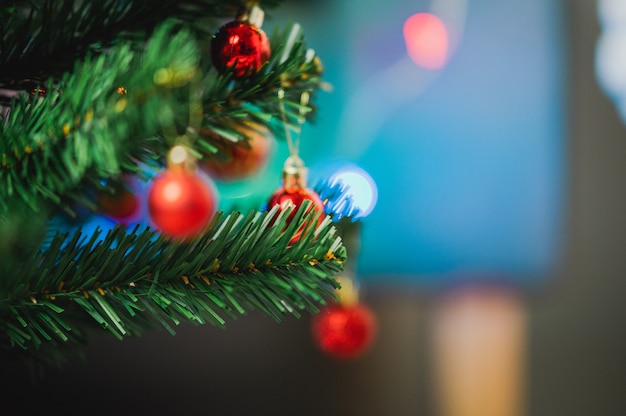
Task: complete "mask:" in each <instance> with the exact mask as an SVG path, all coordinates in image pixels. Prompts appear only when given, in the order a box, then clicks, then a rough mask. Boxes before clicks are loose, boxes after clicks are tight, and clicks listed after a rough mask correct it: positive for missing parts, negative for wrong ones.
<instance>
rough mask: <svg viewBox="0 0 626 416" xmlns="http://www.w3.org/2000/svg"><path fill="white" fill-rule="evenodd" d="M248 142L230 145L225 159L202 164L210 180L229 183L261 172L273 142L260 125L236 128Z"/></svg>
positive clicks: (211, 160)
mask: <svg viewBox="0 0 626 416" xmlns="http://www.w3.org/2000/svg"><path fill="white" fill-rule="evenodd" d="M237 130H238V131H239V132H240V133H242V134H244V135H245V136H246V137H247V138H248V140H247V141H245V142H244V143H237V144H230V146H229V147H228V149H227V151H226V153H227V158H226V159H210V160H207V161H206V162H204V163H203V164H202V166H203V167H204V168H205V170H206V171H207V172H208V173H209V174H210V175H211V177H212V178H214V179H217V180H220V181H224V182H231V181H236V180H240V179H244V178H247V177H249V176H251V175H252V174H254V173H257V172H258V171H259V170H261V169H262V168H263V167H264V166H265V165H266V163H267V161H268V158H269V154H270V152H271V150H272V145H273V141H272V138H271V137H269V132H268V130H267V129H266V128H264V127H262V126H260V125H251V126H250V127H243V126H242V127H238V128H237Z"/></svg>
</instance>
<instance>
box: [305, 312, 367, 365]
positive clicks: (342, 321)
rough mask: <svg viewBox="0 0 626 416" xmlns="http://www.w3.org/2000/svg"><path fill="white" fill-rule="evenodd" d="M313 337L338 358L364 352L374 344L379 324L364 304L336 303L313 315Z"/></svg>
mask: <svg viewBox="0 0 626 416" xmlns="http://www.w3.org/2000/svg"><path fill="white" fill-rule="evenodd" d="M312 323H313V325H312V329H313V337H314V339H315V341H316V342H317V345H318V347H319V348H320V349H321V350H322V351H324V352H325V353H327V354H328V355H330V356H332V357H335V358H338V359H352V358H357V357H359V356H362V355H363V354H364V353H365V352H366V351H367V350H368V349H369V348H370V346H371V345H372V342H373V341H374V338H375V336H376V333H377V331H378V324H377V320H376V317H375V315H374V313H373V312H372V311H371V310H370V309H369V308H368V307H367V306H366V305H364V304H362V303H358V304H356V305H351V306H344V305H341V304H333V305H329V306H327V307H325V308H324V309H322V311H321V312H320V313H319V314H317V315H315V316H313V322H312Z"/></svg>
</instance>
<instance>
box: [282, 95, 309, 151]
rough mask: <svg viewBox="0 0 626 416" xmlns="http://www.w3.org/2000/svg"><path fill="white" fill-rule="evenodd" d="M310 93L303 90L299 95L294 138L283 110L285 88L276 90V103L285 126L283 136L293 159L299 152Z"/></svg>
mask: <svg viewBox="0 0 626 416" xmlns="http://www.w3.org/2000/svg"><path fill="white" fill-rule="evenodd" d="M309 97H310V94H309V93H308V91H304V92H303V93H302V94H301V95H300V112H299V116H298V119H297V121H298V125H297V128H296V137H295V140H294V138H293V137H292V135H291V129H290V128H289V122H288V120H287V112H286V110H285V103H284V98H285V90H283V89H282V88H280V89H279V90H278V103H279V106H280V115H281V117H282V122H283V126H284V128H285V138H286V140H287V147H288V148H289V155H290V156H291V157H292V158H294V159H299V153H300V136H301V133H302V125H303V124H304V122H305V121H306V117H305V116H306V112H307V111H308V104H309Z"/></svg>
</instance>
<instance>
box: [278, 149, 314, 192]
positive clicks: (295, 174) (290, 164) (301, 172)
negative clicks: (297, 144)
mask: <svg viewBox="0 0 626 416" xmlns="http://www.w3.org/2000/svg"><path fill="white" fill-rule="evenodd" d="M307 175H308V169H307V168H306V167H305V166H304V162H303V161H302V159H300V158H299V157H298V156H289V157H288V158H287V160H285V164H284V165H283V188H284V189H285V191H286V192H288V193H292V192H296V191H297V190H299V189H307Z"/></svg>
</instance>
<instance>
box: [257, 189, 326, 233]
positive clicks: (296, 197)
mask: <svg viewBox="0 0 626 416" xmlns="http://www.w3.org/2000/svg"><path fill="white" fill-rule="evenodd" d="M305 201H311V202H312V203H311V204H310V205H309V208H308V209H307V211H306V214H309V213H310V212H311V211H315V214H313V216H314V217H315V218H316V222H317V225H319V224H321V223H322V221H323V220H324V203H323V202H322V200H321V199H320V197H319V195H318V194H317V193H316V192H315V191H313V190H311V189H304V188H298V187H296V188H294V189H291V190H287V189H286V188H284V187H282V188H280V189H278V190H277V191H276V192H274V193H273V194H272V196H270V198H269V200H268V201H267V207H268V209H271V208H273V207H274V206H275V205H278V206H279V207H280V210H281V211H282V210H284V209H288V208H289V207H293V210H292V211H291V213H290V214H289V216H288V217H287V219H286V220H285V224H286V226H288V225H289V224H290V223H291V222H292V221H293V219H294V218H295V216H296V214H297V212H298V210H299V209H300V207H301V206H302V204H304V202H305ZM314 221H315V220H314ZM272 223H273V221H272ZM310 224H311V222H305V223H304V224H302V226H301V227H300V229H299V230H298V231H297V232H296V233H295V234H294V236H293V238H292V239H291V244H293V243H295V242H296V241H298V239H299V238H300V236H301V235H302V232H303V231H304V230H305V229H306V228H307V227H308V226H309V225H310Z"/></svg>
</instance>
